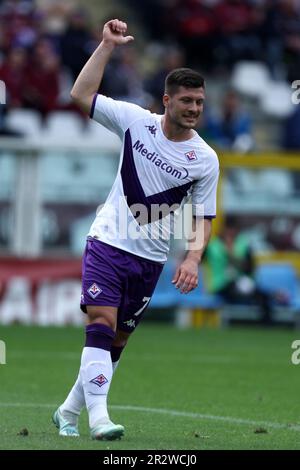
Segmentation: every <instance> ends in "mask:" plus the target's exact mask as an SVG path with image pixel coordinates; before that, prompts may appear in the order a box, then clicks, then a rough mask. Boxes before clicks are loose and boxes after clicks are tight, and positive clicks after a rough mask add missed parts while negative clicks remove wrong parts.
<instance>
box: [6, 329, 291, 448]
mask: <svg viewBox="0 0 300 470" xmlns="http://www.w3.org/2000/svg"><path fill="white" fill-rule="evenodd" d="M0 339H1V340H3V341H5V343H6V355H7V358H6V361H7V363H6V364H5V365H0V436H1V438H0V449H103V450H112V451H113V450H114V449H130V450H135V449H146V450H169V449H177V450H178V449H180V450H185V449H189V450H194V449H197V450H201V449H211V450H213V449H300V394H299V389H300V365H298V366H296V365H293V364H292V363H291V354H292V352H293V351H292V349H291V344H292V341H294V340H295V339H300V332H297V331H293V330H288V329H286V330H285V329H278V328H274V329H269V330H268V329H260V328H258V327H257V328H254V327H252V328H249V327H248V328H246V327H244V328H240V327H239V328H237V327H234V328H230V329H227V330H217V329H203V330H199V329H198V330H196V329H191V330H184V331H179V330H177V329H175V328H174V327H173V326H170V325H168V324H152V323H145V324H144V325H141V326H140V327H139V328H138V330H137V331H136V332H135V333H134V335H133V336H132V338H131V340H130V343H129V344H128V347H127V350H126V351H125V352H124V354H123V357H122V358H121V362H120V365H119V368H118V369H117V371H116V374H115V376H114V378H113V382H112V386H111V390H110V398H109V406H110V413H111V418H112V419H113V421H115V422H118V423H121V424H123V425H124V426H125V436H124V438H123V439H122V440H120V441H114V442H94V441H92V440H91V439H90V436H89V429H88V423H87V414H86V412H85V411H84V412H83V413H82V415H81V418H80V427H79V429H80V433H81V437H80V438H73V439H72V438H63V437H59V436H58V433H57V430H56V428H55V427H54V425H53V424H52V423H51V415H52V412H53V411H54V409H55V407H56V406H57V405H59V404H60V403H61V402H62V401H63V399H64V398H65V396H66V394H67V392H68V391H69V388H70V387H71V386H72V384H73V382H74V380H75V378H76V374H77V372H78V367H79V360H80V353H81V348H82V345H83V341H84V332H83V329H80V328H73V327H67V328H38V327H21V326H13V327H1V329H0ZM24 429H26V430H27V431H28V435H24V434H26V432H25V433H24Z"/></svg>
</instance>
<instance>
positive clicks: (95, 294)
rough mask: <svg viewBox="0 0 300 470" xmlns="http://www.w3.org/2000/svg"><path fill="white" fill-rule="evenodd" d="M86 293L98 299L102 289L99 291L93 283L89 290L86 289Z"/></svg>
mask: <svg viewBox="0 0 300 470" xmlns="http://www.w3.org/2000/svg"><path fill="white" fill-rule="evenodd" d="M87 291H88V293H89V294H90V296H91V297H92V298H93V299H95V298H96V297H98V295H99V294H101V292H102V289H100V287H99V286H97V284H96V283H95V282H94V284H92V285H91V286H90V287H89V288H88V290H87Z"/></svg>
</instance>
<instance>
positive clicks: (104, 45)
mask: <svg viewBox="0 0 300 470" xmlns="http://www.w3.org/2000/svg"><path fill="white" fill-rule="evenodd" d="M100 47H101V49H105V50H106V51H107V52H112V51H113V50H114V48H115V47H116V43H115V42H114V41H112V40H111V39H104V38H103V39H102V41H101V43H100Z"/></svg>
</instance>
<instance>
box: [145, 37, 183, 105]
mask: <svg viewBox="0 0 300 470" xmlns="http://www.w3.org/2000/svg"><path fill="white" fill-rule="evenodd" d="M161 63H162V65H161V67H160V68H158V70H156V71H155V73H154V74H153V75H152V76H151V77H150V78H149V79H148V80H145V83H144V86H145V89H146V91H147V92H149V93H150V94H151V96H152V98H153V99H154V104H153V106H155V112H157V113H163V112H164V108H163V104H162V99H161V97H162V95H163V93H164V88H165V79H166V76H167V75H168V73H169V72H170V71H171V70H173V69H177V68H179V67H184V66H185V54H184V52H183V50H181V49H179V48H178V47H175V46H174V47H167V48H164V49H163V50H162V52H161Z"/></svg>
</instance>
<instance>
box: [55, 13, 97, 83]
mask: <svg viewBox="0 0 300 470" xmlns="http://www.w3.org/2000/svg"><path fill="white" fill-rule="evenodd" d="M97 45H98V44H96V43H95V41H94V39H93V36H92V34H91V32H90V28H89V24H88V16H87V12H86V11H85V10H83V9H78V10H75V11H73V12H72V13H71V16H70V21H69V25H68V27H67V30H66V31H65V33H64V34H63V35H62V37H61V54H62V61H63V63H64V64H65V65H66V66H67V67H69V69H70V71H71V73H72V77H73V80H74V81H75V80H76V78H77V76H78V75H79V73H80V71H81V69H82V68H83V66H84V64H85V63H86V62H87V60H88V59H89V58H90V56H91V54H92V53H93V51H94V49H95V48H96V46H97Z"/></svg>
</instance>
